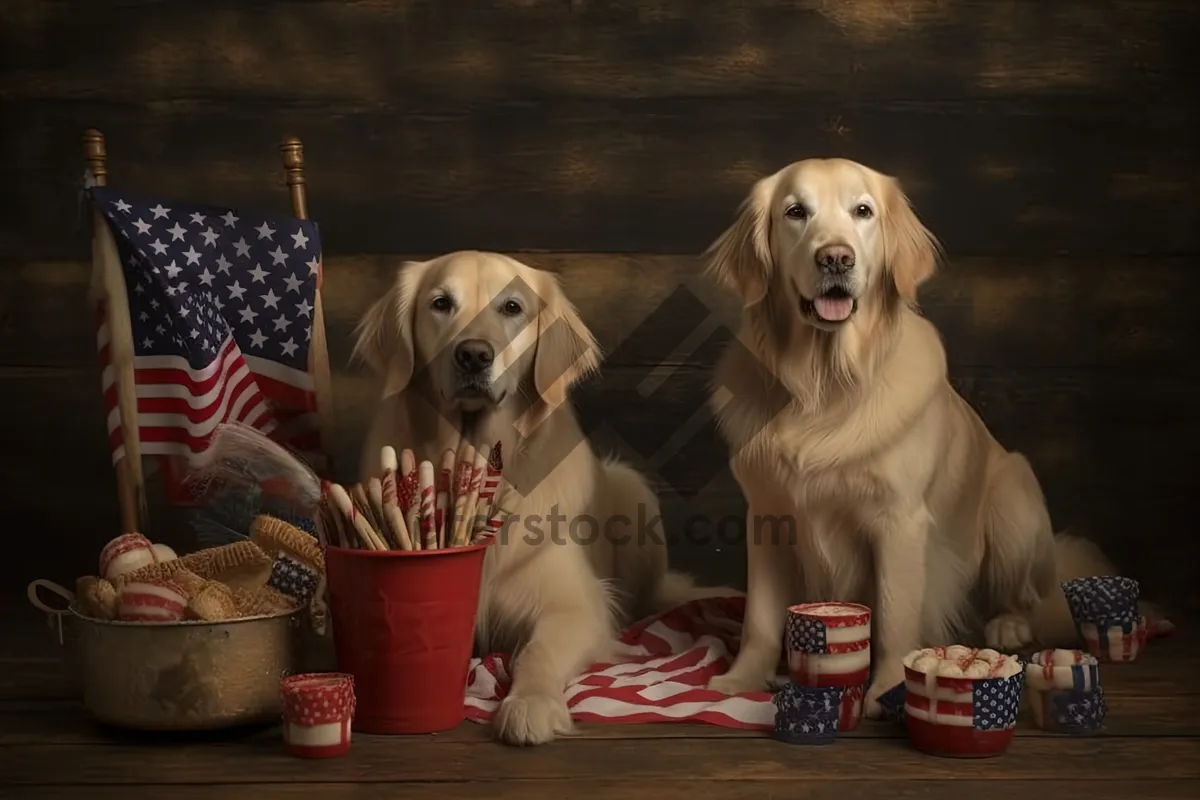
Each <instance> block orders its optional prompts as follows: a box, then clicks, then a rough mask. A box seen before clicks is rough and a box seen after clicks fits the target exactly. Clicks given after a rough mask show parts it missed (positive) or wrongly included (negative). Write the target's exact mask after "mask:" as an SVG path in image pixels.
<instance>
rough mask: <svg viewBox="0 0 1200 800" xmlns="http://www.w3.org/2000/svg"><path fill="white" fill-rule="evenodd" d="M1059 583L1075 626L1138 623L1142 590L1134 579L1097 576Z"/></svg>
mask: <svg viewBox="0 0 1200 800" xmlns="http://www.w3.org/2000/svg"><path fill="white" fill-rule="evenodd" d="M1060 585H1061V588H1062V591H1063V594H1064V595H1066V598H1067V607H1068V608H1069V609H1070V610H1071V617H1072V618H1073V619H1074V620H1075V624H1076V625H1082V624H1084V623H1091V624H1093V625H1096V626H1097V627H1104V628H1107V627H1111V626H1114V625H1117V626H1119V625H1126V624H1133V623H1136V622H1137V619H1138V597H1139V595H1140V593H1141V589H1140V586H1139V584H1138V582H1137V581H1135V580H1134V579H1133V578H1125V577H1121V576H1118V575H1098V576H1095V577H1091V578H1076V579H1075V580H1070V581H1064V582H1063V583H1062V584H1060Z"/></svg>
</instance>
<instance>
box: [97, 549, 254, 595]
mask: <svg viewBox="0 0 1200 800" xmlns="http://www.w3.org/2000/svg"><path fill="white" fill-rule="evenodd" d="M273 563H274V559H273V558H271V556H269V555H267V553H265V552H264V551H263V549H262V548H261V547H259V546H258V545H257V544H255V543H254V542H252V541H248V540H246V541H239V542H233V543H231V544H226V545H222V546H220V547H210V548H207V549H205V550H197V551H196V552H195V553H189V554H188V555H186V556H182V557H181V558H177V559H174V560H173V561H165V562H163V563H161V564H150V565H148V566H145V567H142V568H141V569H139V570H136V571H135V572H130V573H128V574H126V575H122V576H121V579H120V580H122V581H144V580H152V579H155V578H172V577H173V576H174V575H175V573H176V572H178V571H179V570H183V569H186V570H190V571H191V572H194V573H195V574H196V575H198V576H200V577H201V578H204V579H205V580H210V581H213V580H215V581H221V582H222V583H231V584H237V585H250V586H253V585H258V586H261V585H263V584H265V583H266V582H267V578H268V577H269V576H270V574H271V565H272V564H273Z"/></svg>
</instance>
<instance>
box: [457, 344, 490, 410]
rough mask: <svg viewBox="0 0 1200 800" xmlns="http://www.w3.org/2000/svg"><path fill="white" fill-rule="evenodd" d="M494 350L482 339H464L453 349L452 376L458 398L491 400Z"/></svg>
mask: <svg viewBox="0 0 1200 800" xmlns="http://www.w3.org/2000/svg"><path fill="white" fill-rule="evenodd" d="M495 360H496V351H495V348H493V347H492V345H491V344H490V343H489V342H486V341H484V340H483V339H466V340H464V341H461V342H459V343H458V344H457V345H455V347H454V374H455V378H456V380H455V384H456V391H455V394H457V395H458V396H459V397H479V398H488V399H492V375H491V371H492V364H493V363H494V362H495Z"/></svg>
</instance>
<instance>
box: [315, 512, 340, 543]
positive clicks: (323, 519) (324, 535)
mask: <svg viewBox="0 0 1200 800" xmlns="http://www.w3.org/2000/svg"><path fill="white" fill-rule="evenodd" d="M331 525H332V523H331V522H330V521H329V517H328V516H326V514H325V503H324V502H321V503H317V509H316V511H315V512H314V513H313V526H314V527H315V528H316V531H317V544H319V545H321V547H323V548H324V547H328V546H329V543H330V542H331V541H332V537H333V536H334V535H335V534H334V533H333V531H331V530H330V526H331Z"/></svg>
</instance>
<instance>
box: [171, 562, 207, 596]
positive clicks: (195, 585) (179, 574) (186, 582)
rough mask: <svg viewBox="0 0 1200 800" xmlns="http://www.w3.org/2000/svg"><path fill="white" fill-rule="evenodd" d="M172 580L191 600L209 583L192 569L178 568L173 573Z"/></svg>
mask: <svg viewBox="0 0 1200 800" xmlns="http://www.w3.org/2000/svg"><path fill="white" fill-rule="evenodd" d="M171 582H172V583H174V584H175V585H176V586H178V587H179V588H180V589H181V590H182V591H183V594H184V596H185V597H187V598H188V599H189V600H190V599H191V598H192V597H193V596H195V595H196V593H197V592H199V591H200V590H201V589H203V588H204V587H205V585H206V584H207V583H208V581H206V580H205V579H204V578H201V577H200V576H199V575H197V574H196V573H194V572H192V571H191V570H190V569H186V568H185V569H177V570H175V572H174V574H172V575H171Z"/></svg>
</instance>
